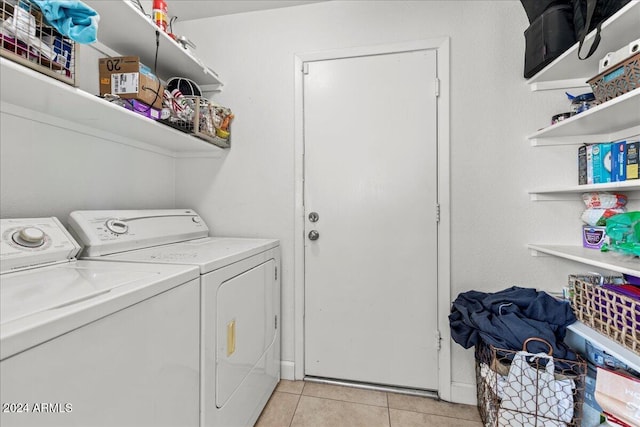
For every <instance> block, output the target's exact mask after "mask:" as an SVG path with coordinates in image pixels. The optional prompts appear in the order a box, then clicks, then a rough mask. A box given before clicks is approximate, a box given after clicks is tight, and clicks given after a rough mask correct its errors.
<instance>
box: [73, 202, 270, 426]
mask: <svg viewBox="0 0 640 427" xmlns="http://www.w3.org/2000/svg"><path fill="white" fill-rule="evenodd" d="M69 227H70V230H71V232H72V233H73V234H74V235H76V236H77V237H78V239H79V240H80V241H81V242H82V244H83V245H84V246H85V248H84V252H83V255H82V256H83V258H85V259H92V260H103V261H118V262H122V261H130V262H150V263H160V264H179V265H192V266H196V267H198V269H199V271H200V289H201V291H200V292H201V313H200V318H201V324H200V334H201V344H202V345H201V365H200V369H201V388H200V390H201V394H200V396H201V397H200V405H201V408H200V413H201V417H200V423H201V426H203V427H212V426H216V427H235V426H252V425H253V424H254V423H255V421H256V420H257V418H258V416H259V415H260V412H261V411H262V409H263V408H264V406H265V404H266V402H267V400H268V399H269V397H270V396H271V393H272V392H273V390H274V389H275V386H276V384H277V383H278V381H279V380H280V328H279V318H280V278H279V277H278V276H279V273H278V271H279V269H280V246H279V242H278V241H277V240H270V239H248V238H226V237H209V229H208V227H207V226H206V224H205V223H204V221H203V220H202V219H201V218H200V217H199V216H198V214H197V213H196V212H194V211H192V210H180V209H171V210H143V211H76V212H72V213H71V215H70V217H69ZM132 245H133V246H136V248H137V249H136V250H130V249H131V246H132Z"/></svg>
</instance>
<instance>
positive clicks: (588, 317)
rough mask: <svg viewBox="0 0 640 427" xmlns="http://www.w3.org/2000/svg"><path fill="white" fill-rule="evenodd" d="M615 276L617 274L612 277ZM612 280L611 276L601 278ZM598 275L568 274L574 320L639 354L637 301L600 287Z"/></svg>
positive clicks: (638, 303) (639, 302)
mask: <svg viewBox="0 0 640 427" xmlns="http://www.w3.org/2000/svg"><path fill="white" fill-rule="evenodd" d="M616 278H618V279H619V277H616ZM604 279H605V281H607V282H609V281H612V280H610V279H613V277H605V278H604ZM600 280H601V276H596V275H588V276H576V275H571V276H569V287H570V288H573V297H572V298H571V305H572V306H573V310H574V312H575V314H576V317H577V318H578V320H580V321H581V322H582V323H584V324H585V325H587V326H589V327H590V328H592V329H594V330H596V331H598V332H600V333H601V334H603V335H606V336H607V337H609V338H611V339H612V340H614V341H615V342H617V343H619V344H621V345H622V346H624V347H626V348H628V349H629V350H631V351H633V352H634V353H636V354H638V355H640V301H636V300H634V299H633V298H631V297H628V296H626V295H622V294H619V293H617V292H613V291H610V290H608V289H605V288H603V287H601V286H598V284H599V283H600Z"/></svg>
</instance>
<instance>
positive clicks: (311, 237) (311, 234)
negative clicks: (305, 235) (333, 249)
mask: <svg viewBox="0 0 640 427" xmlns="http://www.w3.org/2000/svg"><path fill="white" fill-rule="evenodd" d="M319 237H320V233H318V231H317V230H311V231H310V232H309V240H318V238H319Z"/></svg>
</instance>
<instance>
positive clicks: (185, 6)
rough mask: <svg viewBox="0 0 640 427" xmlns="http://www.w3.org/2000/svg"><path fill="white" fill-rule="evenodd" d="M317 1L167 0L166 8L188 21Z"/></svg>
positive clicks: (144, 4) (170, 13)
mask: <svg viewBox="0 0 640 427" xmlns="http://www.w3.org/2000/svg"><path fill="white" fill-rule="evenodd" d="M319 1H325V0H306V1H297V0H279V1H275V0H203V1H194V0H167V9H168V12H169V16H177V17H178V20H179V21H189V20H191V19H199V18H208V17H211V16H222V15H231V14H234V13H244V12H252V11H256V10H266V9H279V8H282V7H291V6H299V5H303V4H309V3H318V2H319ZM142 4H143V6H144V7H145V8H149V11H150V8H151V6H150V2H142ZM147 4H149V5H147Z"/></svg>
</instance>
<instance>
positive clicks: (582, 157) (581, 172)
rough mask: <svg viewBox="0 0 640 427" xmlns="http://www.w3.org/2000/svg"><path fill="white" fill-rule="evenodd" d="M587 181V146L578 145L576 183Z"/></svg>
mask: <svg viewBox="0 0 640 427" xmlns="http://www.w3.org/2000/svg"><path fill="white" fill-rule="evenodd" d="M586 183H587V146H586V145H581V146H580V147H578V184H579V185H583V184H586Z"/></svg>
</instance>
